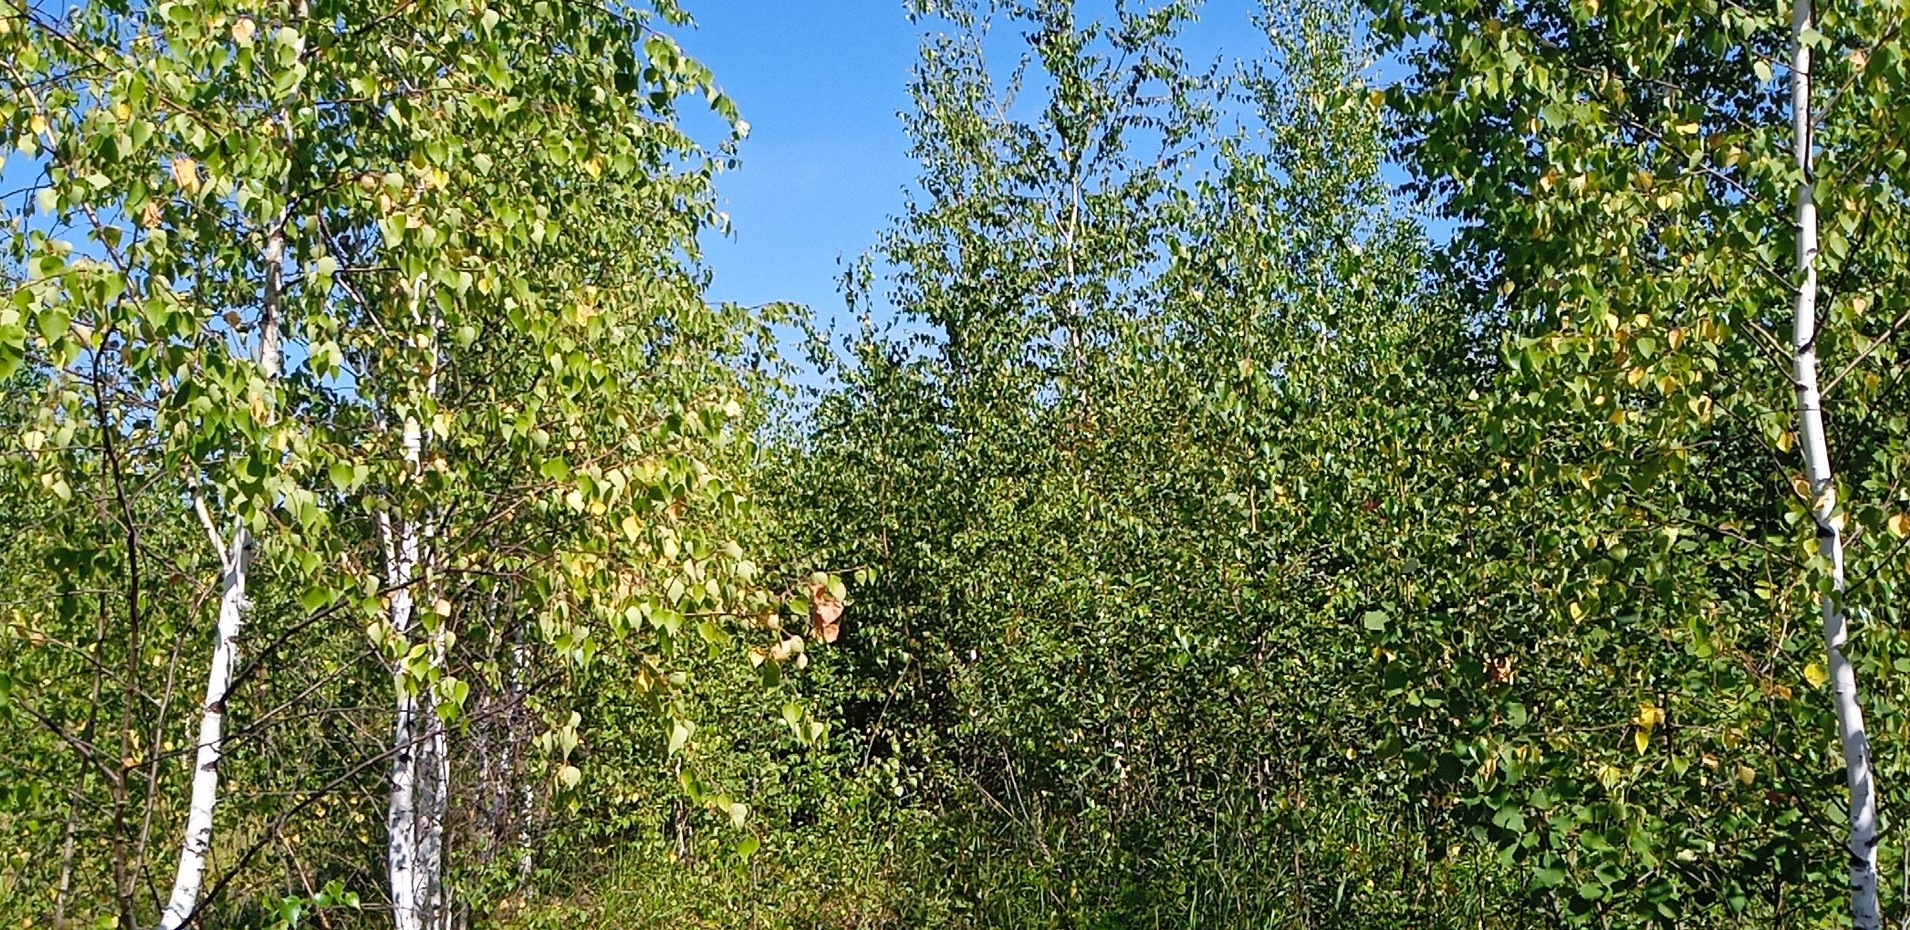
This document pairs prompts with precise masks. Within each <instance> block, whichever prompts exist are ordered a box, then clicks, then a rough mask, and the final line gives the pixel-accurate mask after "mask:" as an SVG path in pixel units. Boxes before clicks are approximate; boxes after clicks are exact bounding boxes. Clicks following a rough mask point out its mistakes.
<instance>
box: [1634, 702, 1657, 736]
mask: <svg viewBox="0 0 1910 930" xmlns="http://www.w3.org/2000/svg"><path fill="white" fill-rule="evenodd" d="M1632 719H1633V722H1634V723H1637V724H1638V727H1639V729H1641V730H1646V731H1650V730H1651V728H1652V727H1655V726H1657V725H1658V724H1660V723H1663V722H1664V719H1665V712H1664V711H1662V710H1659V709H1658V707H1657V706H1656V705H1654V704H1640V705H1638V716H1637V717H1634V718H1632Z"/></svg>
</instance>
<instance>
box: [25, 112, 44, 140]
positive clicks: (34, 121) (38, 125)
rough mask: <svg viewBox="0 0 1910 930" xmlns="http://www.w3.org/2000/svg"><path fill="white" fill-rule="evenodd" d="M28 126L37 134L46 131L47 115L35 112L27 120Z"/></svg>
mask: <svg viewBox="0 0 1910 930" xmlns="http://www.w3.org/2000/svg"><path fill="white" fill-rule="evenodd" d="M27 128H28V129H30V130H32V131H33V134H34V135H36V136H37V135H39V134H40V133H43V132H46V117H44V116H41V115H40V114H38V113H35V114H33V116H32V118H30V119H28V120H27Z"/></svg>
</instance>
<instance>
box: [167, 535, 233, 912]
mask: <svg viewBox="0 0 1910 930" xmlns="http://www.w3.org/2000/svg"><path fill="white" fill-rule="evenodd" d="M247 542H248V540H247V538H246V532H245V530H244V529H243V528H241V529H238V530H235V531H234V532H233V534H232V547H231V550H230V551H229V552H228V553H227V554H226V557H225V563H226V564H225V573H224V579H223V583H222V590H221V591H220V592H219V635H218V642H217V643H216V644H214V646H213V647H212V668H211V670H210V671H209V672H207V674H206V701H205V705H204V710H203V713H201V715H200V717H199V749H198V752H197V754H196V755H195V757H194V759H193V764H192V800H191V802H190V806H189V807H188V808H187V813H186V838H185V842H184V843H182V844H181V845H180V847H179V869H178V871H177V872H176V873H175V874H174V877H173V885H172V895H171V897H170V898H168V899H167V901H166V909H165V911H164V912H162V913H161V915H160V918H159V928H160V930H178V928H179V927H180V926H182V925H184V924H185V922H186V920H187V919H188V918H190V917H191V916H192V914H193V912H194V911H195V910H197V909H198V907H199V891H200V888H201V887H202V886H203V885H204V883H205V872H206V853H207V852H208V851H209V850H210V849H211V848H212V813H213V809H214V808H215V807H216V806H217V805H218V803H219V759H220V756H221V750H222V745H223V730H224V727H225V697H226V688H227V686H228V685H229V684H230V683H231V681H232V669H233V666H235V665H237V664H238V658H239V629H240V627H242V626H243V625H244V623H245V558H246V556H245V547H246V545H247Z"/></svg>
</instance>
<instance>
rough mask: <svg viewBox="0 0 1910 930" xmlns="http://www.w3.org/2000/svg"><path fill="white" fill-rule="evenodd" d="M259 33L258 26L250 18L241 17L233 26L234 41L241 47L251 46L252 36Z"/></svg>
mask: <svg viewBox="0 0 1910 930" xmlns="http://www.w3.org/2000/svg"><path fill="white" fill-rule="evenodd" d="M256 32H258V25H257V24H256V23H254V22H253V21H252V20H251V19H250V18H249V17H240V18H239V20H238V21H237V22H234V23H233V24H232V41H234V42H237V43H239V44H240V45H251V44H252V36H253V34H254V33H256Z"/></svg>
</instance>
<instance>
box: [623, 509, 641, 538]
mask: <svg viewBox="0 0 1910 930" xmlns="http://www.w3.org/2000/svg"><path fill="white" fill-rule="evenodd" d="M618 525H619V527H621V528H622V530H623V536H624V538H625V539H628V540H630V541H632V542H635V541H636V539H637V537H639V536H641V535H643V524H641V523H639V522H637V518H636V516H635V515H633V514H624V515H623V521H622V522H621V523H620V524H618Z"/></svg>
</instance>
